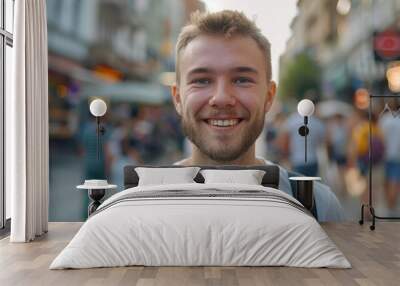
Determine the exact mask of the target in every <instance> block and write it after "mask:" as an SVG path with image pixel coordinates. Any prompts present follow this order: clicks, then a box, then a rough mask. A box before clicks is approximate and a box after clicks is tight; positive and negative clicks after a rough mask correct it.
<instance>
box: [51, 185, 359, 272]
mask: <svg viewBox="0 0 400 286" xmlns="http://www.w3.org/2000/svg"><path fill="white" fill-rule="evenodd" d="M168 190H181V191H185V190H187V191H197V192H199V193H207V192H208V191H213V192H215V191H218V192H223V191H230V192H232V191H234V192H239V191H251V190H253V191H264V192H266V193H268V194H269V195H271V199H263V198H258V197H251V196H249V197H243V195H242V196H241V197H235V196H227V197H207V196H206V197H204V196H203V197H195V196H194V197H191V196H182V197H179V195H178V196H175V197H171V198H169V197H167V198H165V197H161V198H139V199H127V200H124V199H122V198H124V197H125V198H129V196H130V195H137V194H138V193H137V192H146V191H147V192H149V191H153V192H154V191H160V192H165V191H168ZM245 193H246V192H245ZM140 194H145V193H140ZM249 194H251V192H249ZM279 198H281V199H279ZM285 200H286V201H287V202H288V203H285V202H284V201H285ZM299 204H300V203H299V202H297V201H296V200H295V199H294V198H292V197H290V196H288V195H286V194H285V193H283V192H282V191H279V190H276V189H273V188H267V187H263V186H257V185H233V184H198V183H192V184H175V185H162V186H161V185H160V186H141V187H135V188H131V189H127V190H125V191H123V192H120V193H118V194H116V195H114V196H112V197H110V198H109V199H108V200H106V201H105V202H104V203H103V204H102V205H101V206H100V207H99V210H98V213H96V214H95V215H93V216H91V217H90V218H89V219H88V220H87V221H86V222H85V223H84V224H83V225H82V227H81V229H80V230H79V231H78V233H77V234H76V235H75V237H74V238H73V239H72V240H71V242H70V243H69V244H68V245H67V246H66V247H65V248H64V250H63V251H62V252H61V253H60V254H59V255H58V256H57V257H56V259H55V260H54V261H53V262H52V264H51V265H50V269H63V268H90V267H112V266H127V265H146V266H189V265H190V266H193V265H204V266H206V265H214V266H241V265H243V266H244V265H246V266H294V267H332V268H350V267H351V266H350V263H349V262H348V261H347V259H346V258H345V257H344V255H343V254H342V252H341V251H340V250H339V249H338V248H337V247H336V245H335V244H334V243H333V242H332V241H331V240H330V239H329V237H328V236H327V234H326V233H325V232H324V231H323V229H322V228H321V227H320V225H319V224H318V222H317V221H316V220H315V219H314V218H313V217H312V216H311V215H310V214H308V213H307V212H304V211H302V210H301V208H300V207H298V205H299ZM296 205H297V206H296Z"/></svg>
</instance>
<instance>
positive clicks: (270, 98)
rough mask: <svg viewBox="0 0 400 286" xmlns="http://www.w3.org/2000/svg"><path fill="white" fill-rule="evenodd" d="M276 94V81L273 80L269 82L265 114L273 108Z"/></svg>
mask: <svg viewBox="0 0 400 286" xmlns="http://www.w3.org/2000/svg"><path fill="white" fill-rule="evenodd" d="M275 94H276V83H275V82H274V81H273V80H271V81H270V82H269V84H268V90H267V94H266V98H265V102H264V114H265V113H267V112H268V110H269V109H270V108H271V105H272V103H273V102H274V98H275Z"/></svg>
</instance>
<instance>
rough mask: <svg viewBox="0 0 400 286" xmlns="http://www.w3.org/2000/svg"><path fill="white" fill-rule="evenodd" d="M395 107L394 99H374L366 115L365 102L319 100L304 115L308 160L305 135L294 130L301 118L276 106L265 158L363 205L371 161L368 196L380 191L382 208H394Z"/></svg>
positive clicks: (397, 165)
mask: <svg viewBox="0 0 400 286" xmlns="http://www.w3.org/2000/svg"><path fill="white" fill-rule="evenodd" d="M399 108H400V104H399V102H398V101H396V100H384V99H377V100H375V102H374V104H373V106H371V114H369V108H368V106H365V107H364V108H363V109H359V108H356V107H353V106H352V105H350V104H347V103H344V102H340V101H329V102H321V103H318V104H317V105H316V112H315V114H314V115H313V116H311V117H310V118H309V124H308V127H309V135H308V136H307V145H308V146H307V162H305V143H304V137H302V136H300V135H299V133H298V129H299V127H300V126H301V125H303V117H301V116H300V115H299V114H298V113H297V112H293V113H289V112H285V111H283V110H281V111H280V112H278V113H277V114H276V116H275V117H274V118H273V120H271V121H270V122H268V123H267V124H266V132H265V134H266V136H265V137H266V138H265V139H266V141H267V146H268V148H267V155H266V157H267V158H269V159H270V160H271V161H273V162H275V163H279V164H282V165H284V166H285V167H287V168H289V169H292V170H293V171H296V172H298V173H301V174H304V175H307V176H320V177H322V179H323V180H324V181H325V182H326V183H327V184H328V185H330V186H331V188H332V189H333V190H334V191H335V192H336V194H337V195H338V196H339V198H343V197H345V196H353V197H360V199H361V200H362V201H363V202H364V203H367V202H368V182H369V181H368V180H369V164H370V163H371V178H372V184H371V186H372V188H373V195H374V196H376V195H378V194H383V196H384V198H385V205H386V207H387V209H389V210H394V209H395V208H396V206H397V205H398V204H397V202H398V193H399V192H400V109H399ZM370 117H371V118H370ZM370 119H371V120H370ZM370 122H371V124H370ZM370 134H371V137H369V136H370ZM369 146H371V154H370V152H369Z"/></svg>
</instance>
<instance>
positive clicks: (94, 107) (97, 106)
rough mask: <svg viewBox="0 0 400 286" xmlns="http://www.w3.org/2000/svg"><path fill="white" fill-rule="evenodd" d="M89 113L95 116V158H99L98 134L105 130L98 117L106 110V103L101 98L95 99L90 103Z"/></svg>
mask: <svg viewBox="0 0 400 286" xmlns="http://www.w3.org/2000/svg"><path fill="white" fill-rule="evenodd" d="M89 109H90V113H91V114H92V115H93V116H95V117H96V123H97V128H96V134H97V160H99V159H100V155H99V147H100V136H101V135H103V134H104V133H105V132H106V129H105V128H104V126H100V117H102V116H103V115H104V114H105V113H106V111H107V105H106V103H105V102H104V101H103V100H101V99H95V100H93V101H92V102H91V103H90V107H89Z"/></svg>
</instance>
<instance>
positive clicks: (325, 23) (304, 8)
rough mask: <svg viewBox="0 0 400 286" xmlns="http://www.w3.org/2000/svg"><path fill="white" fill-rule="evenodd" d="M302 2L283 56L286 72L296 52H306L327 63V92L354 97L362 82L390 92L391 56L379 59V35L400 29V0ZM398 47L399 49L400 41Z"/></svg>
mask: <svg viewBox="0 0 400 286" xmlns="http://www.w3.org/2000/svg"><path fill="white" fill-rule="evenodd" d="M297 7H298V14H297V16H296V17H295V18H294V20H293V21H292V23H291V29H292V35H291V38H290V39H289V40H288V42H287V46H286V51H285V53H284V54H283V55H282V57H281V59H280V66H281V67H280V70H281V72H282V73H284V71H285V67H286V66H287V65H288V64H289V63H290V61H291V60H293V58H294V57H295V56H296V55H298V54H300V53H307V54H309V55H310V56H311V57H312V58H314V59H315V60H316V61H317V62H318V64H319V65H320V67H321V68H322V71H323V74H322V80H321V90H322V96H323V97H328V98H329V97H336V98H340V99H342V100H345V101H348V102H351V101H352V97H353V94H354V91H355V90H357V89H358V88H360V87H365V88H368V89H369V90H371V91H372V92H374V93H385V92H388V90H387V88H386V87H387V84H386V76H385V74H386V69H387V66H388V63H389V62H390V61H382V60H379V59H377V57H376V45H374V40H375V39H376V35H377V34H378V33H382V32H385V31H388V30H394V31H396V33H398V32H399V31H400V1H398V0H334V1H332V0H321V1H312V0H299V1H297ZM391 40H394V41H400V38H398V39H390V41H391ZM387 43H388V42H387ZM389 45H390V43H389ZM396 45H397V44H396ZM392 48H393V47H392ZM394 48H395V49H398V53H399V54H400V46H399V47H397V48H396V47H394Z"/></svg>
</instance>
